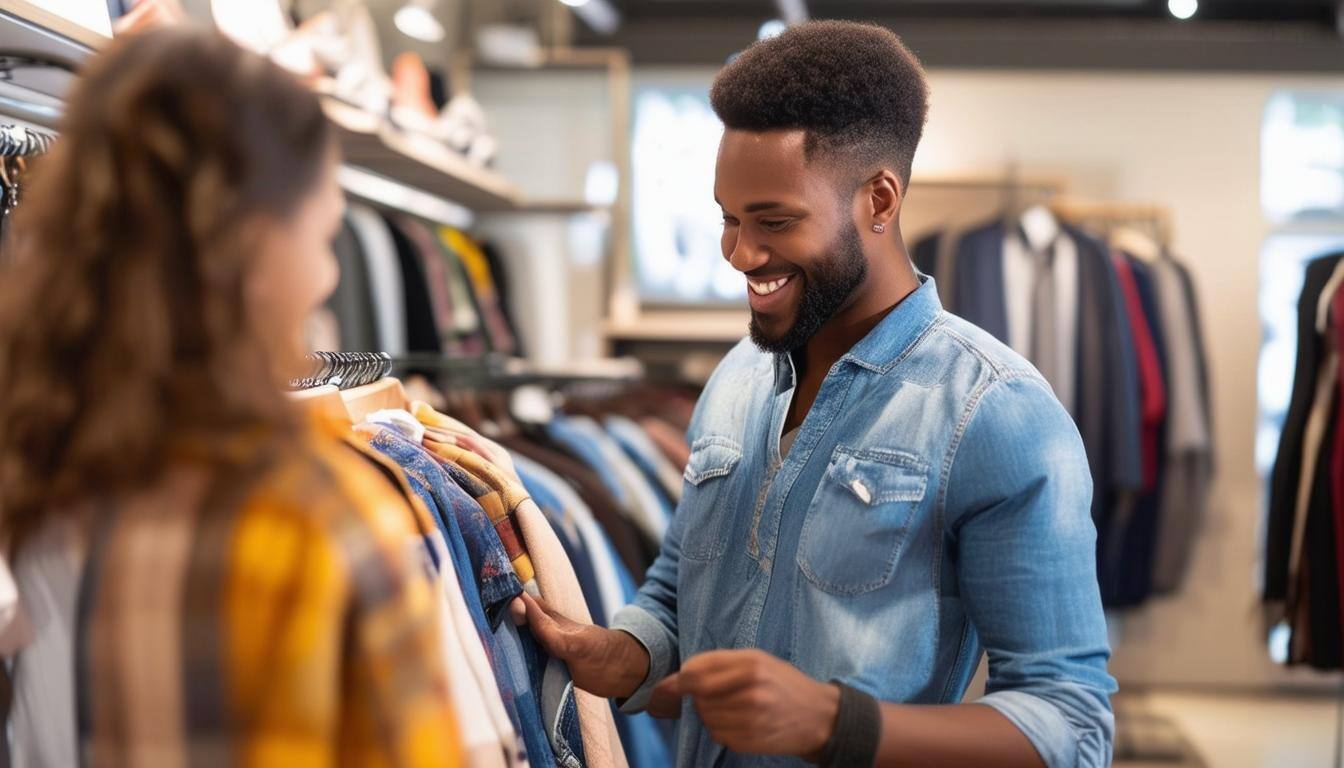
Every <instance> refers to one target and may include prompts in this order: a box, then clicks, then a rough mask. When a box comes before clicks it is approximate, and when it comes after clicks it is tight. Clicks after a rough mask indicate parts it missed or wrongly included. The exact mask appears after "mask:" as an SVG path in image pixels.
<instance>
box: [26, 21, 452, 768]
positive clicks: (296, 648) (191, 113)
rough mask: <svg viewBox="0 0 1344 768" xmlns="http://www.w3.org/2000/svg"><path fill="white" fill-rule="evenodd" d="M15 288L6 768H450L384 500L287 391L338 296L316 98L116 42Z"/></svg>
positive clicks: (32, 192) (51, 176)
mask: <svg viewBox="0 0 1344 768" xmlns="http://www.w3.org/2000/svg"><path fill="white" fill-rule="evenodd" d="M68 104H69V106H68V108H67V112H66V115H65V119H64V123H63V125H62V126H61V138H60V140H59V141H58V142H57V144H56V146H55V147H54V149H53V151H52V153H51V155H50V156H49V157H47V158H44V159H43V161H42V162H41V163H40V165H39V167H37V168H36V169H35V174H34V178H33V180H32V182H31V184H30V185H29V187H28V189H27V194H26V197H25V200H24V203H23V205H22V207H21V208H20V210H19V212H18V213H17V214H16V216H17V220H16V222H15V228H14V232H13V235H14V238H13V239H12V240H11V241H10V242H8V243H6V254H7V263H6V264H5V265H4V267H3V269H2V270H0V528H2V531H3V535H4V537H5V540H6V543H7V552H8V556H9V558H10V562H11V563H12V565H13V569H14V572H15V574H16V578H17V581H18V583H19V590H20V594H21V596H22V601H23V608H24V613H25V617H26V619H27V624H28V627H27V633H26V634H27V637H26V638H25V640H26V642H23V643H22V644H21V647H20V648H19V649H18V651H17V653H16V654H15V655H14V663H13V667H12V672H11V674H12V685H13V692H14V697H13V707H12V715H11V719H10V733H11V746H12V749H13V752H14V758H15V762H16V763H17V764H19V765H75V764H78V763H79V762H81V761H85V762H93V763H99V764H147V763H153V764H161V765H187V764H190V765H205V764H221V763H232V764H251V765H261V764H274V765H334V764H354V765H388V764H397V765H412V764H428V763H433V764H436V765H444V764H448V765H452V764H456V763H457V762H458V750H459V746H458V740H457V732H456V724H455V720H454V716H453V713H452V710H451V707H450V704H449V698H448V693H447V681H446V678H445V671H444V667H443V658H442V655H441V652H440V650H439V649H440V648H441V644H440V639H441V635H440V633H441V631H442V629H441V627H442V625H441V623H440V616H439V610H440V608H439V602H438V600H437V599H436V597H435V596H434V595H435V593H434V591H433V590H434V586H433V583H432V581H431V577H430V575H429V573H428V571H427V569H426V565H425V564H424V562H423V558H422V557H420V556H419V555H418V554H416V552H417V550H416V549H415V546H414V544H415V543H417V542H418V540H419V539H418V536H419V533H418V530H417V528H416V517H415V515H414V514H413V510H412V508H411V507H410V506H409V502H408V501H407V497H406V495H405V493H404V491H403V489H402V486H400V485H399V484H398V480H397V475H396V474H395V473H389V472H387V471H386V470H385V468H384V467H382V466H381V465H378V464H377V463H375V462H374V461H373V460H372V459H370V458H368V457H366V456H365V455H364V454H362V453H360V452H359V451H358V450H357V449H356V448H354V447H352V446H350V445H347V444H345V443H344V442H343V441H342V438H341V436H340V434H339V433H338V432H336V431H335V430H333V429H331V428H330V427H327V426H324V425H322V424H321V423H319V422H318V421H317V420H315V419H313V418H310V417H306V416H305V415H303V414H301V413H299V412H298V411H297V410H296V408H295V407H294V406H293V405H292V403H291V402H290V401H288V400H287V399H286V398H285V396H284V395H283V392H282V382H284V381H285V380H286V379H287V378H289V377H290V376H292V375H294V373H295V370H296V367H295V366H296V365H298V364H301V362H302V358H301V356H302V351H303V346H302V328H303V324H304V321H305V319H306V318H307V317H308V315H309V314H310V313H311V312H312V311H313V310H314V309H315V308H317V307H318V306H320V305H321V304H322V302H323V301H324V300H325V298H326V297H327V295H328V294H329V293H330V292H331V290H332V289H333V287H334V286H335V284H336V280H337V267H336V263H335V260H334V258H333V256H332V254H331V251H330V245H329V244H330V241H331V239H332V238H333V237H334V235H335V233H336V232H337V229H338V227H339V226H340V220H341V214H342V209H343V201H342V196H341V192H340V189H339V187H338V186H337V184H336V181H335V170H336V166H337V153H336V148H335V142H334V140H333V135H332V131H331V129H330V127H329V124H328V123H327V121H326V119H325V117H324V116H323V113H322V110H321V108H320V105H319V104H318V102H317V100H316V99H315V98H314V96H313V95H312V94H310V93H309V92H308V91H306V90H305V89H304V88H303V87H302V86H301V85H300V84H298V83H297V82H296V81H294V80H293V78H291V77H290V76H289V75H288V74H286V73H285V72H283V71H282V70H280V69H279V68H278V67H276V66H275V65H273V64H271V63H270V62H268V61H266V60H265V59H263V58H261V57H259V56H256V55H253V54H251V53H247V52H244V51H243V50H241V49H240V48H238V47H237V46H235V45H233V44H232V43H229V42H227V41H226V40H224V39H223V38H222V37H219V36H217V35H213V34H209V33H205V32H199V31H190V30H182V29H176V30H160V31H153V32H149V33H144V34H139V35H136V36H133V37H131V38H128V39H124V40H118V41H117V42H115V43H114V44H112V45H111V46H110V47H109V48H108V49H107V50H106V51H105V52H103V53H101V54H100V55H98V56H96V57H95V58H94V59H92V60H91V62H90V63H89V65H88V67H87V69H86V71H85V72H83V74H82V76H81V78H80V80H79V82H78V84H77V85H76V86H75V87H74V88H73V90H72V93H71V94H70V95H69V98H68Z"/></svg>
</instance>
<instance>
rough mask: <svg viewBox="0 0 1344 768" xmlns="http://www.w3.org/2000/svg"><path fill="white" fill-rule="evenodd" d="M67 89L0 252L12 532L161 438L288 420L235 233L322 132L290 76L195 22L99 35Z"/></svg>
mask: <svg viewBox="0 0 1344 768" xmlns="http://www.w3.org/2000/svg"><path fill="white" fill-rule="evenodd" d="M67 102H68V108H67V111H66V114H65V117H64V120H63V122H62V125H61V127H60V134H61V137H60V139H59V140H58V141H57V142H56V145H55V146H54V148H53V149H52V152H51V154H50V155H49V156H47V157H45V158H42V159H41V160H40V161H39V162H38V163H36V164H35V166H36V167H35V168H34V170H33V172H32V173H30V174H29V179H28V180H26V181H27V187H26V188H25V197H24V200H23V203H22V205H21V206H20V207H19V209H18V211H17V212H16V214H15V222H14V227H13V232H12V234H13V239H12V240H11V241H9V242H7V243H6V244H5V251H6V253H5V261H6V263H5V264H4V265H3V267H0V535H3V536H5V537H7V539H8V541H9V543H10V544H11V546H17V543H18V541H19V540H20V539H21V538H22V537H23V536H24V535H26V534H27V533H29V532H31V531H32V530H33V529H34V528H35V527H37V526H38V525H39V524H40V523H41V522H42V519H43V515H44V514H50V510H53V509H59V508H62V507H65V506H68V505H71V504H74V503H78V502H82V501H87V500H92V499H98V498H104V497H107V496H109V495H117V494H122V493H128V492H132V491H134V490H136V489H139V488H144V487H146V486H148V485H149V484H152V483H153V482H155V480H157V479H158V478H159V477H161V475H162V473H163V472H164V470H165V469H166V467H167V466H168V465H169V462H170V459H171V458H172V456H174V455H175V450H176V448H175V447H176V446H179V445H192V446H200V447H205V448H206V450H207V451H209V446H212V445H220V444H222V443H223V442H224V441H225V438H227V437H228V436H230V435H235V434H239V433H241V432H243V431H247V432H251V431H252V430H255V429H257V428H264V429H267V430H268V431H273V432H275V433H276V434H291V435H292V434H294V432H295V422H294V420H293V417H292V416H291V415H290V409H289V407H288V404H287V403H286V401H285V400H284V398H283V395H282V394H281V393H280V391H279V388H278V387H277V386H276V378H275V375H276V373H275V372H274V371H272V370H271V365H270V363H269V362H268V355H267V352H266V349H265V348H264V344H263V341H264V339H263V336H264V333H265V331H264V329H260V328H257V327H256V322H255V321H254V320H251V319H249V317H248V313H247V306H246V301H245V296H244V283H245V278H246V275H247V274H248V272H249V270H250V269H251V268H252V265H253V264H254V263H255V262H254V258H255V256H254V253H255V249H254V248H253V247H252V241H251V238H250V236H249V232H252V231H254V230H255V227H253V226H251V225H252V224H253V223H254V222H255V221H258V220H260V219H264V218H266V217H270V218H271V219H273V220H276V219H278V220H283V217H285V216H288V215H291V214H292V213H293V212H294V210H295V209H296V207H297V206H298V204H299V203H300V201H301V200H302V199H303V198H304V195H305V193H306V192H308V190H310V189H312V188H315V186H316V184H317V182H318V181H319V179H320V178H321V173H322V171H323V169H324V167H325V164H326V163H327V162H329V161H328V157H329V154H328V153H329V152H331V148H332V141H333V136H332V130H331V128H330V125H329V123H328V122H327V120H326V118H325V116H324V115H323V112H322V108H321V105H320V104H319V103H318V101H317V99H316V98H315V97H314V96H313V94H311V93H310V92H309V91H308V90H306V89H305V88H304V87H303V86H302V85H301V84H299V83H298V82H297V81H296V80H295V79H294V78H293V77H291V76H290V75H289V74H288V73H287V72H285V71H283V70H282V69H280V68H279V67H277V66H276V65H274V64H272V63H271V62H269V61H267V60H266V59H264V58H262V57H260V56H257V55H255V54H252V53H249V52H246V51H244V50H242V49H241V48H239V47H238V46H236V45H234V44H233V43H231V42H229V41H227V40H225V39H224V38H223V37H221V36H219V35H216V34H214V33H210V32H206V31H201V30H192V29H184V28H177V29H166V30H156V31H153V32H148V33H145V34H140V35H135V36H132V37H130V38H126V39H119V40H117V41H116V42H114V43H113V44H112V45H110V46H109V47H108V49H107V50H106V51H104V52H102V53H100V54H99V55H97V56H95V57H93V58H92V59H91V60H90V62H89V63H88V65H87V67H86V68H85V70H84V71H83V72H82V74H81V77H80V79H79V81H78V82H77V83H76V85H75V86H74V87H73V89H72V92H71V93H70V94H69V97H68V100H67ZM208 455H209V454H208ZM212 458H214V457H212ZM218 458H220V459H221V460H223V457H218Z"/></svg>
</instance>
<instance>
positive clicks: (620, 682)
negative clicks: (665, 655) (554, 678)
mask: <svg viewBox="0 0 1344 768" xmlns="http://www.w3.org/2000/svg"><path fill="white" fill-rule="evenodd" d="M513 613H514V615H515V616H516V617H518V618H519V619H523V618H525V619H526V621H527V624H528V626H530V627H531V628H532V634H533V635H535V636H536V638H537V641H538V642H540V643H541V645H542V647H543V648H545V649H546V651H547V653H549V654H551V655H552V656H554V657H556V658H557V659H560V660H562V661H564V662H565V664H566V665H568V666H569V674H570V677H572V678H573V679H574V684H575V685H577V686H578V687H580V688H582V689H583V690H585V691H587V692H589V693H591V694H593V695H595V696H602V697H603V698H625V697H628V696H630V695H631V694H633V693H634V692H635V691H636V690H637V689H638V688H639V686H640V684H641V683H643V682H644V678H646V677H648V675H649V653H648V651H646V650H644V646H643V645H641V644H640V642H639V641H638V640H636V639H635V638H633V637H631V636H630V635H628V634H626V633H624V632H619V631H614V630H610V629H603V628H602V627H599V626H596V625H593V624H579V623H578V622H574V621H570V620H569V619H568V618H565V617H564V616H562V615H560V614H559V613H556V612H555V611H554V610H552V609H551V608H550V606H547V605H545V604H544V603H543V602H542V601H540V600H536V599H534V598H533V597H532V596H531V595H528V594H524V595H522V596H521V597H520V598H518V599H517V600H515V601H514V603H513Z"/></svg>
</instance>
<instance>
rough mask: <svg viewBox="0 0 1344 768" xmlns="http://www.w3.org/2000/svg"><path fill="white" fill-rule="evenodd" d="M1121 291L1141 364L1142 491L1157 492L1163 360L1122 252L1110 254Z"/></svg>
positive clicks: (1164, 413)
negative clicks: (1158, 352) (1159, 354)
mask: <svg viewBox="0 0 1344 768" xmlns="http://www.w3.org/2000/svg"><path fill="white" fill-rule="evenodd" d="M1111 261H1112V263H1114V264H1115V272H1116V276H1117V277H1119V279H1120V292H1121V293H1122V294H1123V295H1124V297H1125V314H1126V315H1128V316H1129V330H1130V335H1132V336H1133V337H1134V351H1135V353H1136V356H1137V357H1138V361H1139V400H1140V414H1139V416H1140V426H1141V431H1140V441H1139V449H1140V453H1141V454H1142V459H1143V490H1144V491H1154V490H1156V489H1157V469H1158V466H1159V463H1160V462H1161V461H1162V421H1163V420H1164V419H1165V418H1166V416H1167V384H1166V381H1164V380H1163V378H1162V360H1161V358H1160V357H1158V354H1157V344H1156V342H1154V340H1153V329H1152V326H1150V325H1149V324H1148V315H1146V314H1145V313H1144V311H1143V300H1142V299H1140V298H1139V286H1138V283H1137V282H1135V280H1134V270H1133V268H1132V267H1131V266H1130V264H1129V258H1128V257H1127V256H1125V255H1124V254H1122V253H1118V252H1113V253H1111Z"/></svg>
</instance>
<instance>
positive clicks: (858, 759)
mask: <svg viewBox="0 0 1344 768" xmlns="http://www.w3.org/2000/svg"><path fill="white" fill-rule="evenodd" d="M833 683H834V685H835V686H836V688H837V689H838V690H839V691H840V707H839V710H838V714H837V715H836V718H835V729H834V731H833V732H832V733H831V738H830V740H829V741H827V742H826V746H825V747H823V748H822V750H821V761H820V762H821V765H822V768H832V767H833V766H835V767H837V768H838V767H839V766H845V767H846V768H849V767H851V766H853V767H855V768H868V767H869V766H871V765H873V763H874V761H875V760H876V759H877V748H878V744H879V742H880V741H881V740H882V710H881V707H880V706H879V704H878V702H877V699H875V698H873V697H872V696H869V695H868V694H866V693H864V692H863V691H860V690H858V689H857V688H853V687H851V686H848V685H845V684H844V683H842V682H840V681H838V680H836V681H833Z"/></svg>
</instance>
